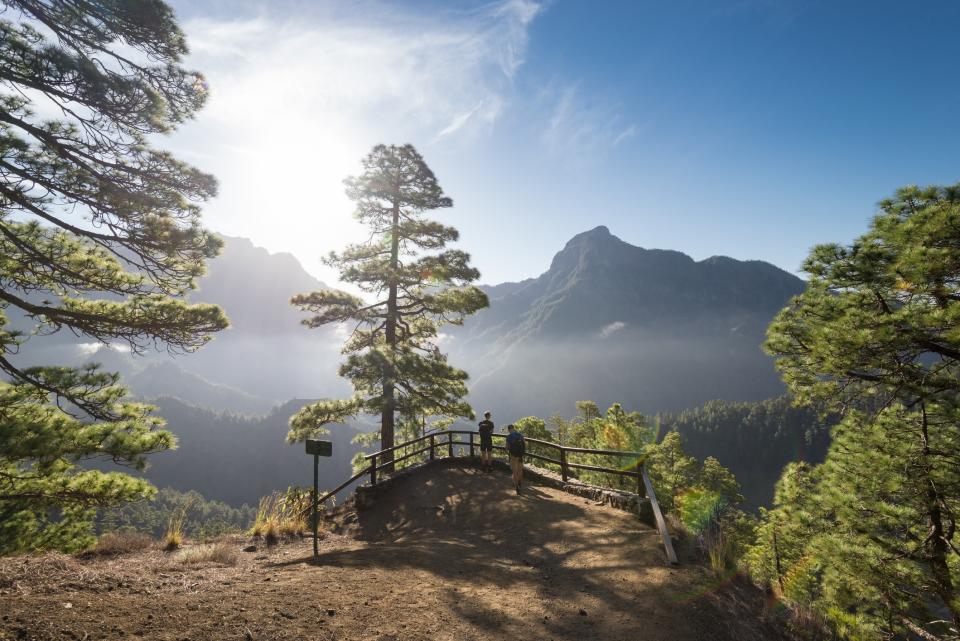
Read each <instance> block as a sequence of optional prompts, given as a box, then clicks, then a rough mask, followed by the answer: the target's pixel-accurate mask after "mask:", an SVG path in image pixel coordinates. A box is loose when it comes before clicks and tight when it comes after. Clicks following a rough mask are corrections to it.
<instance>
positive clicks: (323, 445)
mask: <svg viewBox="0 0 960 641" xmlns="http://www.w3.org/2000/svg"><path fill="white" fill-rule="evenodd" d="M307 454H312V455H313V505H312V509H311V510H310V514H311V518H310V521H311V525H312V526H313V527H312V529H313V558H317V557H318V556H319V555H320V552H319V550H318V549H317V528H318V526H319V521H320V514H319V512H320V504H319V502H318V501H319V498H320V457H321V456H332V455H333V443H331V442H330V441H315V440H313V439H307Z"/></svg>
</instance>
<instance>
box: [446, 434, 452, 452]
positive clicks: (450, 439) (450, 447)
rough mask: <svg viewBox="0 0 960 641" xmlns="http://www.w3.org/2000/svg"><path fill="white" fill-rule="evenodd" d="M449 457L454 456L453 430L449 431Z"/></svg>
mask: <svg viewBox="0 0 960 641" xmlns="http://www.w3.org/2000/svg"><path fill="white" fill-rule="evenodd" d="M447 457H448V458H453V432H447Z"/></svg>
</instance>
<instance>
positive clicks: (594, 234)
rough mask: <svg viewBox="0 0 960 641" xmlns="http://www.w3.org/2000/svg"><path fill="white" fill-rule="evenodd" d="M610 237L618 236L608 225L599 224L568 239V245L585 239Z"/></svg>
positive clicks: (577, 243)
mask: <svg viewBox="0 0 960 641" xmlns="http://www.w3.org/2000/svg"><path fill="white" fill-rule="evenodd" d="M608 238H616V236H614V235H613V234H611V233H610V230H609V229H607V226H606V225H599V226H597V227H594V228H593V229H590V230H588V231H584V232H580V233H579V234H577V235H576V236H574V237H573V238H571V239H570V240H568V241H567V247H570V246H571V245H579V244H580V243H582V242H584V241H597V240H606V239H608Z"/></svg>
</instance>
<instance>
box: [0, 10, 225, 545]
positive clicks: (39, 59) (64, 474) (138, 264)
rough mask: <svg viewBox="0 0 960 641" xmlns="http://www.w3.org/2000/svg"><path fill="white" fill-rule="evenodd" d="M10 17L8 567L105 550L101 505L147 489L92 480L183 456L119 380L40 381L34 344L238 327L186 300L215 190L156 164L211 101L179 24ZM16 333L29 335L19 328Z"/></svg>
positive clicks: (1, 364) (4, 204) (5, 105)
mask: <svg viewBox="0 0 960 641" xmlns="http://www.w3.org/2000/svg"><path fill="white" fill-rule="evenodd" d="M3 6H4V11H3V12H2V14H0V86H2V88H3V91H0V376H2V378H3V379H4V380H3V381H2V382H0V553H10V552H20V551H29V550H35V549H43V548H48V547H57V548H61V549H64V550H77V549H82V548H84V547H86V546H87V545H88V544H90V543H91V542H92V529H91V527H90V519H91V518H92V516H93V509H92V508H93V507H95V506H108V505H115V504H118V503H120V502H123V501H127V500H133V499H137V498H141V497H144V496H149V495H150V494H151V493H152V492H153V488H152V487H151V486H150V485H149V484H147V483H146V482H144V481H142V480H138V479H134V478H132V477H130V476H128V475H124V474H120V473H110V474H104V473H100V472H93V471H80V470H79V469H78V468H77V467H75V463H76V462H77V461H78V460H80V459H84V458H88V457H105V458H109V459H113V460H114V461H117V462H120V463H123V464H127V465H130V466H132V467H134V468H137V469H139V468H142V467H143V465H144V464H145V457H146V455H147V454H149V453H151V452H156V451H159V450H165V449H169V448H171V447H173V445H174V443H175V441H174V438H173V436H172V435H171V434H170V433H168V432H165V431H162V430H160V429H158V428H160V427H161V426H162V421H161V420H160V419H159V418H156V417H153V416H152V415H151V410H152V408H151V407H149V406H146V405H141V404H137V403H132V402H130V401H129V400H127V398H126V393H125V390H124V389H123V388H122V387H121V386H120V385H119V381H118V378H117V376H116V375H113V374H108V373H104V372H101V371H99V370H98V369H97V368H95V367H85V368H77V369H72V368H65V367H54V366H37V365H36V364H35V363H32V362H30V361H29V357H30V343H29V341H28V339H29V338H30V336H32V335H34V334H49V333H53V332H58V331H63V330H66V331H69V332H71V333H72V334H74V335H77V336H81V337H85V338H87V339H89V340H93V341H97V342H101V343H105V344H106V343H111V342H119V343H123V344H126V345H127V346H128V347H129V348H130V349H131V350H132V351H133V352H141V351H143V350H146V349H148V348H152V347H153V346H155V345H158V344H159V345H164V346H165V347H166V348H167V349H169V350H171V351H174V352H181V351H192V350H194V349H197V348H199V347H200V346H202V345H203V344H204V343H206V342H207V341H208V340H209V339H210V334H211V333H212V332H215V331H218V330H220V329H223V328H224V327H226V325H227V320H226V318H225V316H224V315H223V313H222V311H221V310H220V309H219V308H217V307H216V306H213V305H188V304H186V303H185V302H184V301H183V300H182V299H181V298H179V297H181V296H182V295H183V294H184V293H185V292H187V291H189V290H190V289H192V288H193V287H194V284H195V279H196V278H197V277H198V276H200V275H202V273H203V270H204V262H205V260H206V259H208V258H211V257H213V256H215V255H216V254H217V251H218V249H219V247H220V244H221V243H220V241H219V240H217V239H216V238H214V237H213V236H212V235H211V234H209V233H208V232H207V231H206V230H205V229H203V227H202V226H201V225H200V208H199V205H200V202H201V201H203V200H205V199H207V198H209V197H211V196H213V195H214V193H215V191H216V183H215V181H214V179H213V178H212V177H211V176H208V175H206V174H204V173H201V172H200V171H198V170H197V169H195V168H193V167H190V166H189V165H186V164H184V163H182V162H180V161H178V160H176V159H175V158H173V157H172V156H171V155H170V154H169V153H167V152H164V151H160V150H157V149H154V148H153V147H152V146H151V144H150V140H149V139H150V137H151V136H153V135H155V134H162V133H166V132H169V131H171V130H173V129H174V128H176V126H178V125H179V124H180V123H182V122H184V121H186V120H188V119H189V118H191V117H192V116H193V114H194V113H195V112H196V110H197V109H199V108H200V107H201V106H202V105H203V103H204V101H205V100H206V96H207V89H206V85H205V83H204V81H203V78H202V76H200V75H199V74H197V73H195V72H192V71H188V70H186V69H184V68H183V67H182V66H181V60H182V58H183V56H184V55H185V54H186V53H187V48H186V43H185V40H184V36H183V33H182V32H181V31H180V29H179V28H178V27H177V25H176V23H175V21H174V17H173V11H172V10H171V9H170V7H168V6H167V5H166V4H164V3H163V2H160V1H158V0H106V1H104V2H95V3H93V2H85V1H80V0H58V1H57V2H47V1H32V0H31V1H27V0H4V2H3ZM14 323H15V324H16V326H14Z"/></svg>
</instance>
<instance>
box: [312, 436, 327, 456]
mask: <svg viewBox="0 0 960 641" xmlns="http://www.w3.org/2000/svg"><path fill="white" fill-rule="evenodd" d="M307 454H313V455H314V456H333V443H331V442H330V441H314V440H312V439H307Z"/></svg>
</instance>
